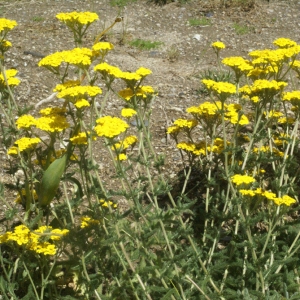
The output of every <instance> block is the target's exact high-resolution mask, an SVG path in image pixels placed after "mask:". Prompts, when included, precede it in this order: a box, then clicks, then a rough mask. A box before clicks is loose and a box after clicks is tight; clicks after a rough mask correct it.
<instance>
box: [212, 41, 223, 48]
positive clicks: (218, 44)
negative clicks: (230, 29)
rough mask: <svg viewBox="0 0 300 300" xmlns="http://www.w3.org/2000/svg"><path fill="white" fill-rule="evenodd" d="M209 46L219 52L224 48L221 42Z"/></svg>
mask: <svg viewBox="0 0 300 300" xmlns="http://www.w3.org/2000/svg"><path fill="white" fill-rule="evenodd" d="M211 46H212V47H213V48H214V49H216V50H221V49H225V48H226V46H225V44H224V43H222V42H214V43H212V44H211Z"/></svg>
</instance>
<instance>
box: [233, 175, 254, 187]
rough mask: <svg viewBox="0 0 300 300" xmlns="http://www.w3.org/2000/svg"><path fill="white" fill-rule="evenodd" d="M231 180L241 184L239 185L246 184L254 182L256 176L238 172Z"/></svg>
mask: <svg viewBox="0 0 300 300" xmlns="http://www.w3.org/2000/svg"><path fill="white" fill-rule="evenodd" d="M231 181H232V182H233V183H234V184H235V185H237V186H239V185H244V184H246V185H247V184H250V183H253V182H255V178H253V177H252V176H248V175H241V174H236V175H233V176H232V177H231Z"/></svg>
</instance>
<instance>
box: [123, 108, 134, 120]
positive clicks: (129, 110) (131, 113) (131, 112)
mask: <svg viewBox="0 0 300 300" xmlns="http://www.w3.org/2000/svg"><path fill="white" fill-rule="evenodd" d="M136 114H137V112H136V110H134V109H132V108H123V109H122V111H121V116H122V117H124V118H131V117H133V116H135V115H136Z"/></svg>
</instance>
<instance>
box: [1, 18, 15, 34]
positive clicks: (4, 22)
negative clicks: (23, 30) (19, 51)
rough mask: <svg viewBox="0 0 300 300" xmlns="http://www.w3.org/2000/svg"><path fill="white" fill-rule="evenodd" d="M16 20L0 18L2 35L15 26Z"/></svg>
mask: <svg viewBox="0 0 300 300" xmlns="http://www.w3.org/2000/svg"><path fill="white" fill-rule="evenodd" d="M17 25H18V24H17V22H16V21H14V20H8V19H5V18H0V33H1V35H2V36H5V34H6V33H7V32H8V31H9V30H11V29H13V28H14V27H15V26H17Z"/></svg>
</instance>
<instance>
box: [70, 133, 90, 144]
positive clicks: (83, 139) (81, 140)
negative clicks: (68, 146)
mask: <svg viewBox="0 0 300 300" xmlns="http://www.w3.org/2000/svg"><path fill="white" fill-rule="evenodd" d="M88 134H89V132H88ZM93 140H95V137H93ZM70 141H71V142H72V144H74V145H87V143H88V136H87V133H86V132H79V133H78V134H76V135H75V136H73V137H71V138H70Z"/></svg>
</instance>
